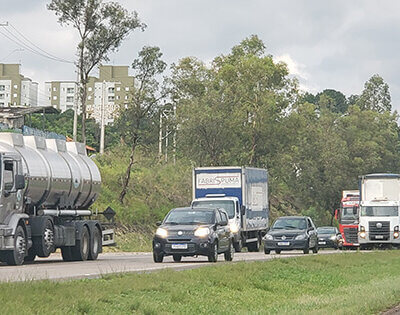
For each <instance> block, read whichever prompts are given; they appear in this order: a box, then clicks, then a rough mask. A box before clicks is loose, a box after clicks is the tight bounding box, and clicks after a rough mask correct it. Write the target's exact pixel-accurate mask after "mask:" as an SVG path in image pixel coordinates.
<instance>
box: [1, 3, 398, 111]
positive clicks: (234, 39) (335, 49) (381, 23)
mask: <svg viewBox="0 0 400 315" xmlns="http://www.w3.org/2000/svg"><path fill="white" fill-rule="evenodd" d="M49 2H50V1H49V0H47V1H44V0H29V1H27V0H1V3H2V10H1V12H0V23H2V22H10V23H11V25H12V26H14V27H15V29H17V30H18V31H19V32H20V33H22V34H23V35H24V36H25V37H26V38H28V39H29V40H30V41H31V42H32V43H34V44H35V45H37V46H38V47H40V48H41V49H43V50H45V51H46V52H49V53H51V54H53V55H55V56H57V57H59V58H64V59H67V60H72V61H74V60H75V52H76V45H77V43H78V36H77V33H76V31H75V30H74V29H72V28H68V27H61V26H60V25H59V24H57V18H56V17H55V15H54V13H53V12H50V11H48V10H47V9H46V4H47V3H49ZM119 2H120V3H121V4H122V5H123V6H124V7H126V8H127V9H128V10H130V11H132V10H136V11H137V12H138V14H139V17H140V18H141V20H142V21H143V22H145V23H146V24H147V25H148V27H147V29H146V30H145V31H144V32H134V33H132V34H131V35H130V37H129V38H128V39H127V40H126V41H125V42H124V43H123V44H122V46H121V47H120V49H119V51H118V52H117V53H114V54H112V55H111V56H110V57H111V62H110V63H111V64H115V65H130V64H131V62H132V60H133V59H135V58H136V56H137V53H138V51H139V50H140V48H141V47H142V46H144V45H156V46H159V47H161V50H162V52H163V53H164V59H165V60H166V61H167V62H168V63H169V64H170V63H173V62H177V61H178V60H179V59H180V58H182V57H186V56H195V57H198V58H199V59H201V60H203V61H210V60H212V59H213V58H214V57H215V56H217V55H220V54H226V53H228V52H229V50H230V48H231V47H232V46H234V45H236V44H238V43H239V42H240V41H241V40H243V39H244V38H246V37H247V36H249V35H251V34H257V35H258V36H259V37H260V38H261V39H262V40H263V41H264V43H265V44H266V46H267V51H268V53H269V54H272V55H273V56H274V58H276V60H282V61H285V62H286V63H287V64H288V66H289V69H290V71H291V73H292V74H293V75H295V76H297V77H298V78H299V80H300V84H301V87H302V88H303V89H305V90H308V91H311V92H314V93H315V92H319V91H321V90H323V89H326V88H331V89H336V90H339V91H341V92H343V93H344V94H346V95H347V96H349V95H351V94H359V93H360V92H361V91H362V89H363V85H364V83H365V81H367V80H368V79H369V78H370V77H371V76H372V75H373V74H376V73H378V74H379V75H381V76H382V77H383V78H384V80H385V81H386V82H387V83H388V84H389V87H390V92H391V95H392V104H393V107H394V108H395V109H397V110H399V109H400V76H399V75H398V73H397V71H398V69H399V68H400V58H399V51H400V49H399V48H400V41H399V40H398V37H397V36H398V34H399V31H400V18H399V14H400V13H399V12H400V1H396V0H392V1H389V0H385V1H372V0H371V1H368V0H362V1H356V0H352V1H348V0H342V1H329V2H328V1H321V0H308V1H299V0H286V1H285V0H279V1H278V0H276V1H267V0H224V1H222V0H220V1H218V0H120V1H119ZM7 29H8V30H9V31H10V32H12V33H13V34H14V35H17V33H16V31H15V30H14V29H13V28H12V27H11V26H8V27H7ZM0 31H1V32H3V33H4V34H8V35H9V36H10V34H9V33H7V32H6V31H5V30H4V28H0ZM0 38H1V45H0V63H21V65H22V74H23V75H25V76H28V77H30V78H31V79H33V80H34V81H36V82H39V90H40V91H39V100H43V98H44V84H43V83H44V82H45V81H52V80H75V79H76V74H75V72H74V71H75V69H74V66H73V65H71V64H68V63H61V62H57V61H52V60H49V59H46V58H43V57H42V56H39V55H36V54H33V53H31V52H30V51H28V50H27V49H25V50H24V51H19V50H17V49H20V48H21V47H20V46H19V45H17V44H16V43H14V42H12V41H10V40H9V39H8V38H6V37H5V36H4V35H3V34H0Z"/></svg>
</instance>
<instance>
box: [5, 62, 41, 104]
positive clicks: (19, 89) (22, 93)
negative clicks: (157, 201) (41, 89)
mask: <svg viewBox="0 0 400 315" xmlns="http://www.w3.org/2000/svg"><path fill="white" fill-rule="evenodd" d="M10 106H38V84H37V83H36V82H33V81H32V80H31V79H29V78H27V77H24V76H23V75H22V74H21V73H20V65H19V64H4V63H0V107H10Z"/></svg>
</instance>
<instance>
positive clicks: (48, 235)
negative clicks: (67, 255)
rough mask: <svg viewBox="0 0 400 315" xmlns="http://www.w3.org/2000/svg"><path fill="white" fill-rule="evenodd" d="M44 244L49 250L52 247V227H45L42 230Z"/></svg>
mask: <svg viewBox="0 0 400 315" xmlns="http://www.w3.org/2000/svg"><path fill="white" fill-rule="evenodd" d="M43 238H44V244H45V246H46V248H47V249H48V250H49V249H51V248H52V247H53V244H54V233H53V230H52V229H49V228H47V229H45V231H44V236H43Z"/></svg>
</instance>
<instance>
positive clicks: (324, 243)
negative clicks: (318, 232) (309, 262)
mask: <svg viewBox="0 0 400 315" xmlns="http://www.w3.org/2000/svg"><path fill="white" fill-rule="evenodd" d="M318 244H319V245H326V242H318Z"/></svg>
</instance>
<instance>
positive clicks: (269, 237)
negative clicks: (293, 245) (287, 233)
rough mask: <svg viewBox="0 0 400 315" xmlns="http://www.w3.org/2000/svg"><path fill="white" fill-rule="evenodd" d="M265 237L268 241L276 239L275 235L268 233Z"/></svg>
mask: <svg viewBox="0 0 400 315" xmlns="http://www.w3.org/2000/svg"><path fill="white" fill-rule="evenodd" d="M265 239H266V240H267V241H272V240H273V239H274V237H273V236H272V235H271V234H266V235H265Z"/></svg>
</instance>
